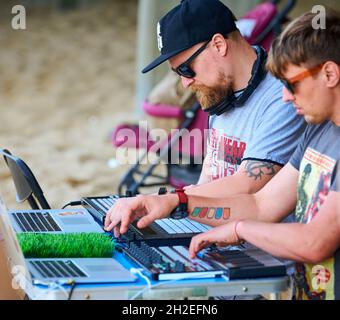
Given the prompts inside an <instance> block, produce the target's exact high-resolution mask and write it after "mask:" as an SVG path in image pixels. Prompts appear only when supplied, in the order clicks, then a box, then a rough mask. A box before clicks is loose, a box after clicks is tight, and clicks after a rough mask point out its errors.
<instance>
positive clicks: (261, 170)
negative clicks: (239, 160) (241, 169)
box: [245, 160, 276, 180]
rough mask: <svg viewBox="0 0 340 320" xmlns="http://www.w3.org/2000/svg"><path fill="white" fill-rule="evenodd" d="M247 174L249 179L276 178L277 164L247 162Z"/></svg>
mask: <svg viewBox="0 0 340 320" xmlns="http://www.w3.org/2000/svg"><path fill="white" fill-rule="evenodd" d="M245 172H246V174H247V175H248V177H249V178H254V180H257V179H260V180H261V179H262V176H263V175H267V176H274V175H275V174H276V170H275V164H274V163H270V162H261V161H252V160H250V161H246V163H245Z"/></svg>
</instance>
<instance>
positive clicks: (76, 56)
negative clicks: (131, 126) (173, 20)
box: [0, 0, 137, 208]
mask: <svg viewBox="0 0 340 320" xmlns="http://www.w3.org/2000/svg"><path fill="white" fill-rule="evenodd" d="M3 12H4V10H2V13H3ZM136 20H137V1H136V0H129V1H127V0H115V1H101V3H100V4H97V5H90V6H84V7H81V8H79V9H78V10H68V11H60V10H50V9H46V8H42V9H39V10H35V9H31V10H30V11H29V12H28V17H27V30H25V31H13V30H12V29H11V28H10V27H9V26H10V19H9V18H8V17H5V18H3V19H0V21H1V22H0V30H1V32H0V47H1V50H0V110H1V124H0V147H1V148H8V149H9V150H10V151H11V152H12V153H13V154H15V155H17V156H19V157H21V158H22V159H24V161H25V162H26V163H27V164H28V165H29V166H30V168H31V169H32V171H33V172H34V174H35V176H36V178H37V180H38V181H39V183H40V185H41V187H42V189H43V190H44V193H45V196H46V198H47V200H48V201H49V202H50V205H51V206H52V207H53V208H59V207H61V206H62V205H63V204H65V203H66V202H68V201H70V200H78V199H80V197H82V196H88V195H105V194H109V193H115V192H116V190H117V185H118V181H119V178H120V177H121V175H122V174H123V173H124V172H125V171H126V169H127V167H126V166H119V167H116V168H110V167H109V166H108V163H107V162H108V160H109V159H111V158H113V157H114V156H115V150H114V148H113V147H112V144H111V138H110V137H111V132H112V130H113V128H114V127H115V125H117V124H119V123H122V122H126V121H128V122H135V121H136V119H135V118H134V115H133V110H134V95H135V74H136V73H135V72H136V71H135V56H136ZM0 160H1V161H0V181H1V184H0V193H1V194H2V195H3V197H4V198H5V200H6V202H7V203H8V205H9V207H12V208H17V207H19V208H22V207H23V205H17V204H16V201H15V189H14V185H13V182H12V179H11V176H10V173H9V170H8V168H7V166H6V165H5V163H4V162H3V161H2V159H0Z"/></svg>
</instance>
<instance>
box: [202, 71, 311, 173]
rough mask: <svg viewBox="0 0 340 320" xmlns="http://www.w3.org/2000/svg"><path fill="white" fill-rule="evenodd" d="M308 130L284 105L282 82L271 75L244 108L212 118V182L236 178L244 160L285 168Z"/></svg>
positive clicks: (288, 107)
mask: <svg viewBox="0 0 340 320" xmlns="http://www.w3.org/2000/svg"><path fill="white" fill-rule="evenodd" d="M305 126H306V123H305V121H304V119H303V117H300V116H298V115H297V114H296V112H295V109H294V107H293V106H292V104H291V103H284V102H283V101H282V84H281V83H280V81H279V80H277V79H275V78H274V77H273V76H272V75H271V74H269V73H268V74H267V75H266V77H265V79H264V80H263V81H262V82H261V83H260V85H259V86H258V87H257V88H256V90H255V91H254V92H253V94H252V95H251V96H250V97H249V99H248V100H247V102H246V104H245V105H244V106H242V107H239V108H233V109H232V110H230V111H227V112H225V113H224V114H222V115H220V116H211V117H210V119H209V128H210V133H209V142H208V148H207V157H208V164H209V168H210V177H211V180H215V179H219V178H223V177H225V176H229V175H232V174H234V173H235V172H236V171H237V170H238V168H239V165H240V164H241V162H242V161H243V160H245V159H258V160H266V161H269V162H273V163H278V164H281V165H284V164H286V163H287V162H288V160H289V158H290V156H291V155H292V153H293V152H294V150H295V148H296V146H297V144H298V140H299V139H300V137H301V136H302V134H303V132H304V129H305Z"/></svg>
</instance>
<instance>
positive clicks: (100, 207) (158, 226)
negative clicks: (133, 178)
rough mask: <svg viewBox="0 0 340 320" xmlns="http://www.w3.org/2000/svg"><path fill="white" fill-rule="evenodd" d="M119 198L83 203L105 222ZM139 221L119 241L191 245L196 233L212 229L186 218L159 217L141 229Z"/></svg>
mask: <svg viewBox="0 0 340 320" xmlns="http://www.w3.org/2000/svg"><path fill="white" fill-rule="evenodd" d="M117 199H119V197H118V196H116V195H113V196H102V197H86V198H82V199H81V203H82V205H83V206H84V207H85V208H86V209H87V210H88V211H89V212H90V213H91V214H92V215H93V216H94V217H95V218H96V219H97V220H99V221H101V222H102V223H104V220H105V216H106V213H107V211H108V210H109V209H110V208H111V206H112V205H113V204H114V203H115V202H116V201H117ZM136 223H137V221H135V222H134V223H132V224H130V226H129V229H128V231H127V232H126V233H125V234H123V235H121V236H120V238H119V239H118V240H119V241H132V242H135V241H145V242H146V243H148V244H150V245H160V244H162V245H174V244H176V245H189V244H190V241H191V238H192V237H193V236H195V235H196V234H199V233H201V232H205V231H208V230H210V229H211V227H210V226H208V225H205V224H202V223H199V222H196V221H194V220H191V219H188V218H185V219H180V220H176V219H171V218H165V219H159V220H156V221H154V222H153V223H151V224H150V225H149V226H148V227H146V228H143V229H139V228H138V227H137V226H136Z"/></svg>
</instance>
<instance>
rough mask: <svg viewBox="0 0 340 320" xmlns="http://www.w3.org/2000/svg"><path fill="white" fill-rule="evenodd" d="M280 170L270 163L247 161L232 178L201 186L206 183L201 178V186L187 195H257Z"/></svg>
mask: <svg viewBox="0 0 340 320" xmlns="http://www.w3.org/2000/svg"><path fill="white" fill-rule="evenodd" d="M280 169H281V167H280V166H278V165H275V164H273V163H270V162H266V161H257V160H247V161H244V162H243V163H242V165H241V167H240V168H239V171H238V172H237V173H235V174H234V175H232V176H227V177H224V178H221V179H217V180H214V181H212V182H209V183H205V184H201V183H202V182H205V181H203V180H201V178H200V184H199V185H198V186H196V187H195V188H192V189H188V190H187V194H189V195H198V196H205V197H227V196H232V195H235V194H249V193H255V192H257V191H259V190H260V189H261V188H262V187H263V186H264V185H265V184H266V183H267V182H268V181H269V180H270V179H272V178H273V177H274V176H275V174H276V173H277V172H278V171H279V170H280ZM204 172H206V170H204ZM202 173H203V171H202Z"/></svg>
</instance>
